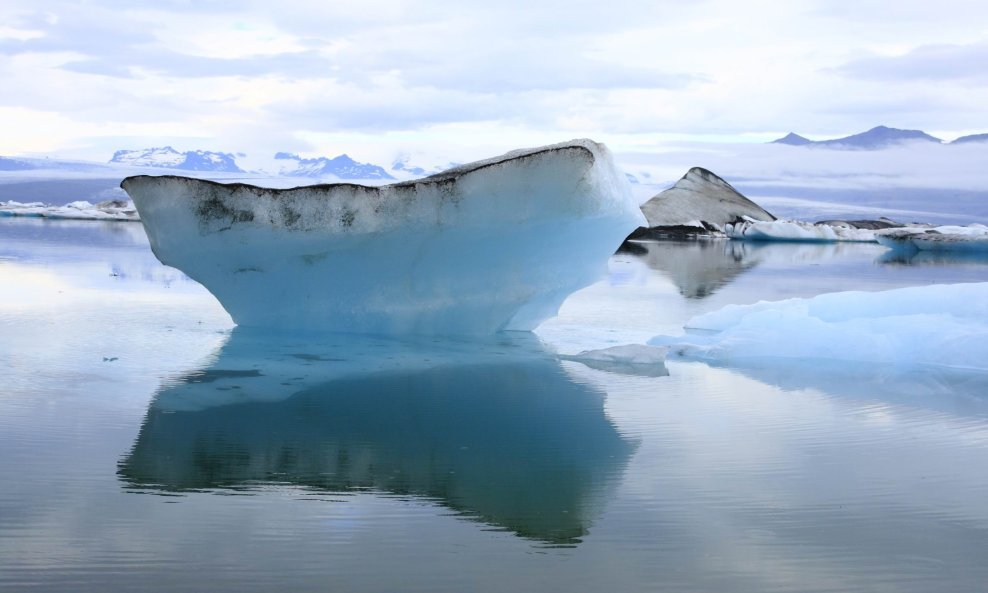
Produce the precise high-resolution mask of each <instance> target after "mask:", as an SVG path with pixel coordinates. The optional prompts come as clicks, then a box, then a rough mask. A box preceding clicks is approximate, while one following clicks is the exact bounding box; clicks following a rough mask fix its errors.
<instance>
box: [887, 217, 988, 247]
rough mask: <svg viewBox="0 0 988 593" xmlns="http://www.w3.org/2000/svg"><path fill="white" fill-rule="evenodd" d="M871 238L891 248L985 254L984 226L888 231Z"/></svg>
mask: <svg viewBox="0 0 988 593" xmlns="http://www.w3.org/2000/svg"><path fill="white" fill-rule="evenodd" d="M875 238H876V240H877V241H878V242H879V243H881V244H882V245H885V246H886V247H891V248H893V249H906V250H921V251H963V252H980V253H988V227H986V226H985V225H983V224H972V225H968V226H938V227H932V228H929V227H909V228H902V229H889V230H885V231H880V232H878V233H877V234H876V237H875Z"/></svg>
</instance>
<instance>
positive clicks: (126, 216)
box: [0, 200, 140, 221]
mask: <svg viewBox="0 0 988 593" xmlns="http://www.w3.org/2000/svg"><path fill="white" fill-rule="evenodd" d="M0 216H30V217H40V218H56V219H69V220H129V221H138V220H140V218H139V217H138V215H137V210H136V209H135V208H134V203H133V202H122V201H119V200H108V201H105V202H100V203H99V204H91V203H89V202H87V201H85V200H79V201H75V202H70V203H68V204H65V205H64V206H53V205H50V204H44V203H42V202H28V203H21V202H16V201H13V200H11V201H8V202H0Z"/></svg>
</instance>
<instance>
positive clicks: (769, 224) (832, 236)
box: [724, 217, 875, 243]
mask: <svg viewBox="0 0 988 593" xmlns="http://www.w3.org/2000/svg"><path fill="white" fill-rule="evenodd" d="M724 232H725V234H726V235H727V236H728V237H730V238H732V239H744V240H747V241H806V242H820V243H830V242H837V241H854V242H862V243H873V242H874V241H875V231H873V230H869V229H856V228H853V227H851V226H850V225H829V224H815V223H812V222H803V221H799V220H773V221H764V220H754V219H751V218H748V217H745V221H744V222H739V223H737V224H728V225H726V226H725V227H724Z"/></svg>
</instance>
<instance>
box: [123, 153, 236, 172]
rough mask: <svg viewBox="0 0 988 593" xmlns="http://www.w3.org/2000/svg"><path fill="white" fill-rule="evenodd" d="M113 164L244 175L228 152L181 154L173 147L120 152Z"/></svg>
mask: <svg viewBox="0 0 988 593" xmlns="http://www.w3.org/2000/svg"><path fill="white" fill-rule="evenodd" d="M110 162H111V163H120V164H125V165H134V166H138V167H161V168H166V169H179V170H182V171H213V172H218V173H243V172H244V171H243V169H241V168H240V167H238V166H237V161H236V157H235V156H234V155H232V154H230V153H226V152H211V151H208V150H189V151H186V152H179V151H177V150H175V149H174V148H172V147H171V146H165V147H162V148H145V149H143V150H118V151H116V152H115V153H113V158H112V159H110Z"/></svg>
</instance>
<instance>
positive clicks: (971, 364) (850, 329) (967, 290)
mask: <svg viewBox="0 0 988 593" xmlns="http://www.w3.org/2000/svg"><path fill="white" fill-rule="evenodd" d="M686 329H687V335H685V336H676V337H671V336H659V337H656V338H654V339H652V340H651V341H650V342H649V343H650V344H652V345H669V346H671V350H670V352H671V353H672V354H674V355H676V356H679V357H682V358H688V359H696V360H703V361H708V362H713V363H717V364H726V365H734V364H742V365H743V364H746V363H752V362H755V361H760V360H766V359H775V360H779V359H786V360H791V361H793V362H798V361H805V360H836V361H847V362H853V363H861V362H873V363H887V364H895V365H916V364H920V365H934V366H938V367H949V368H954V369H975V370H979V371H988V283H972V284H948V285H931V286H919V287H910V288H899V289H895V290H887V291H881V292H859V291H849V292H837V293H828V294H822V295H819V296H816V297H813V298H808V299H789V300H784V301H776V302H766V301H763V302H760V303H756V304H754V305H729V306H727V307H724V308H723V309H720V310H718V311H714V312H712V313H707V314H705V315H700V316H698V317H694V318H693V319H691V320H690V321H689V322H688V323H687V324H686Z"/></svg>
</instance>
